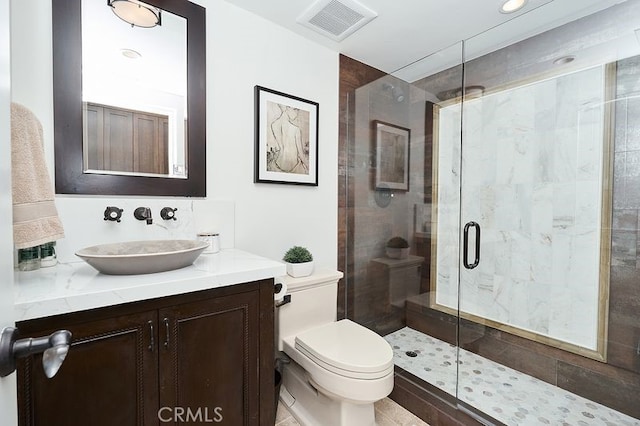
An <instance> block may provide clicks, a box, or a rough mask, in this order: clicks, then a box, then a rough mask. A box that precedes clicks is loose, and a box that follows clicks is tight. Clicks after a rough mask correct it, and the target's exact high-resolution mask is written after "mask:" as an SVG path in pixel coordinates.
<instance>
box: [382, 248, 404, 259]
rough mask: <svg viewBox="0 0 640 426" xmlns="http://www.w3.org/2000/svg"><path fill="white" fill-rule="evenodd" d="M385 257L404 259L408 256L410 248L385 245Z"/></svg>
mask: <svg viewBox="0 0 640 426" xmlns="http://www.w3.org/2000/svg"><path fill="white" fill-rule="evenodd" d="M385 249H386V253H387V257H390V258H392V259H406V258H407V257H409V250H410V248H409V247H407V248H395V247H385Z"/></svg>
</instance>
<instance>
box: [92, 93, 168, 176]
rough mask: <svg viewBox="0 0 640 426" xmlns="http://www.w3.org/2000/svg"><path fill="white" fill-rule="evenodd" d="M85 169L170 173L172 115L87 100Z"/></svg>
mask: <svg viewBox="0 0 640 426" xmlns="http://www.w3.org/2000/svg"><path fill="white" fill-rule="evenodd" d="M84 120H85V125H84V145H85V146H84V155H85V163H84V164H85V170H90V171H94V170H104V171H113V172H129V173H152V174H163V175H166V174H168V173H169V161H168V145H169V136H168V126H169V124H168V120H169V119H168V117H167V116H166V115H160V114H153V113H149V112H143V111H135V110H129V109H124V108H117V107H113V106H109V105H100V104H94V103H85V104H84Z"/></svg>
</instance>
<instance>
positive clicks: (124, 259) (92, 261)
mask: <svg viewBox="0 0 640 426" xmlns="http://www.w3.org/2000/svg"><path fill="white" fill-rule="evenodd" d="M207 246H208V244H207V243H205V242H203V241H197V240H152V241H128V242H124V243H114V244H101V245H97V246H92V247H86V248H83V249H82V250H78V251H77V252H76V256H78V257H80V258H82V259H83V260H84V261H85V262H87V263H88V264H89V265H91V266H93V267H94V268H96V269H97V270H98V271H100V272H102V273H103V274H108V275H139V274H152V273H154V272H164V271H172V270H174V269H180V268H184V267H185V266H189V265H191V264H192V263H193V262H194V260H196V259H197V258H198V256H200V254H201V253H202V251H203V250H204V249H205V248H207Z"/></svg>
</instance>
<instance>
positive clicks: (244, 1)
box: [226, 0, 625, 77]
mask: <svg viewBox="0 0 640 426" xmlns="http://www.w3.org/2000/svg"><path fill="white" fill-rule="evenodd" d="M226 1H227V2H229V3H231V4H234V5H236V6H238V7H241V8H243V9H246V10H248V11H250V12H253V13H255V14H257V15H260V16H262V17H264V18H266V19H267V20H269V21H272V22H274V23H276V24H278V25H281V26H283V27H285V28H288V29H289V30H291V31H293V32H295V33H298V34H300V35H302V36H304V37H306V38H308V39H310V40H313V41H316V42H318V43H320V44H322V45H324V46H326V47H328V48H330V49H332V50H334V51H336V52H340V53H342V54H344V55H346V56H349V57H351V58H354V59H357V60H359V61H361V62H364V63H366V64H369V65H371V66H373V67H376V68H378V69H380V70H382V71H385V72H387V73H394V72H395V71H398V70H400V69H401V68H403V67H405V66H407V65H409V64H412V63H414V62H417V61H419V60H420V59H421V58H423V57H425V56H428V55H431V54H433V53H436V52H438V51H440V50H442V49H445V48H447V47H448V46H451V45H453V44H455V43H457V42H460V41H461V40H469V39H473V40H471V41H472V42H469V43H467V45H466V50H465V58H466V59H472V58H474V57H478V56H480V55H483V54H486V53H488V52H491V51H494V50H496V49H499V48H501V47H505V46H507V45H510V44H512V43H515V42H517V41H521V40H524V39H526V38H528V37H531V36H533V35H535V34H539V33H541V32H543V31H547V30H549V29H551V28H555V27H557V26H560V25H563V24H565V23H567V22H571V21H574V20H576V19H578V18H581V17H583V16H586V15H590V14H592V13H595V12H597V11H599V10H602V9H606V8H608V7H610V6H613V5H615V4H617V3H622V2H624V1H625V0H529V1H528V3H527V5H526V6H525V8H523V9H522V10H521V11H519V12H517V13H515V14H511V15H506V14H502V13H500V12H499V8H500V6H501V5H502V3H503V0H394V1H390V0H358V1H359V2H360V3H361V4H363V5H364V6H366V7H368V8H369V9H372V10H373V11H375V12H377V13H378V17H377V18H375V19H374V20H373V21H371V22H370V23H368V24H367V25H365V26H364V27H363V28H361V29H360V30H358V31H356V32H355V33H354V34H353V35H351V36H349V37H347V38H346V39H344V40H342V41H341V42H336V41H333V40H331V39H329V38H327V37H325V36H323V35H321V34H318V33H316V32H315V31H313V30H310V29H308V28H306V27H304V26H302V25H300V24H299V23H297V22H296V18H297V17H298V16H300V15H301V14H302V13H303V12H304V11H305V10H307V9H308V8H309V7H310V6H311V5H313V4H314V3H315V1H316V0H226ZM458 51H459V49H458ZM443 56H446V55H443ZM443 60H444V59H443ZM446 60H451V58H448V59H446ZM430 68H431V71H433V64H430ZM410 74H411V75H412V77H416V76H418V75H419V74H420V72H419V71H416V70H412V72H411V73H410Z"/></svg>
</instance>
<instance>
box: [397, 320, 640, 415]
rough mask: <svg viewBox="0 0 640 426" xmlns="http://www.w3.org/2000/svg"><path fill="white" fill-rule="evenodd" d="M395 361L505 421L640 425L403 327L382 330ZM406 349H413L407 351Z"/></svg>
mask: <svg viewBox="0 0 640 426" xmlns="http://www.w3.org/2000/svg"><path fill="white" fill-rule="evenodd" d="M385 339H386V340H387V341H388V342H389V344H391V346H392V347H393V354H394V361H395V364H396V365H397V366H398V367H400V368H402V369H404V370H406V371H408V372H409V373H411V374H413V375H414V376H417V377H419V378H421V379H422V380H425V381H426V382H428V383H430V384H432V385H434V386H436V387H438V388H440V389H442V390H443V391H445V392H447V393H448V394H450V395H454V396H455V394H456V362H457V363H458V364H459V366H460V380H459V398H460V400H462V401H464V402H466V403H467V404H469V405H471V406H473V407H475V408H477V409H480V410H481V411H483V412H486V413H487V414H489V415H490V416H492V417H493V418H495V419H496V420H499V421H501V422H503V423H505V424H507V425H510V426H511V425H545V424H546V425H562V426H568V425H572V426H574V425H575V426H591V425H605V426H629V425H638V426H640V420H638V419H634V418H633V417H630V416H627V415H625V414H623V413H620V412H618V411H615V410H612V409H610V408H608V407H605V406H604V405H600V404H598V403H595V402H593V401H590V400H588V399H585V398H582V397H580V396H578V395H575V394H573V393H570V392H567V391H565V390H563V389H560V388H558V387H556V386H553V385H551V384H549V383H546V382H543V381H541V380H538V379H536V378H534V377H531V376H529V375H526V374H523V373H521V372H519V371H516V370H513V369H511V368H508V367H505V366H503V365H501V364H498V363H496V362H493V361H490V360H488V359H486V358H483V357H481V356H479V355H476V354H474V353H471V352H468V351H465V350H464V349H460V359H459V360H457V359H456V352H457V348H456V346H454V345H450V344H449V343H446V342H443V341H441V340H438V339H436V338H434V337H431V336H428V335H426V334H424V333H421V332H419V331H416V330H413V329H411V328H409V327H405V328H403V329H401V330H398V331H396V332H394V333H391V334H388V335H387V336H385ZM407 352H414V353H413V354H411V355H415V356H409V355H407Z"/></svg>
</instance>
